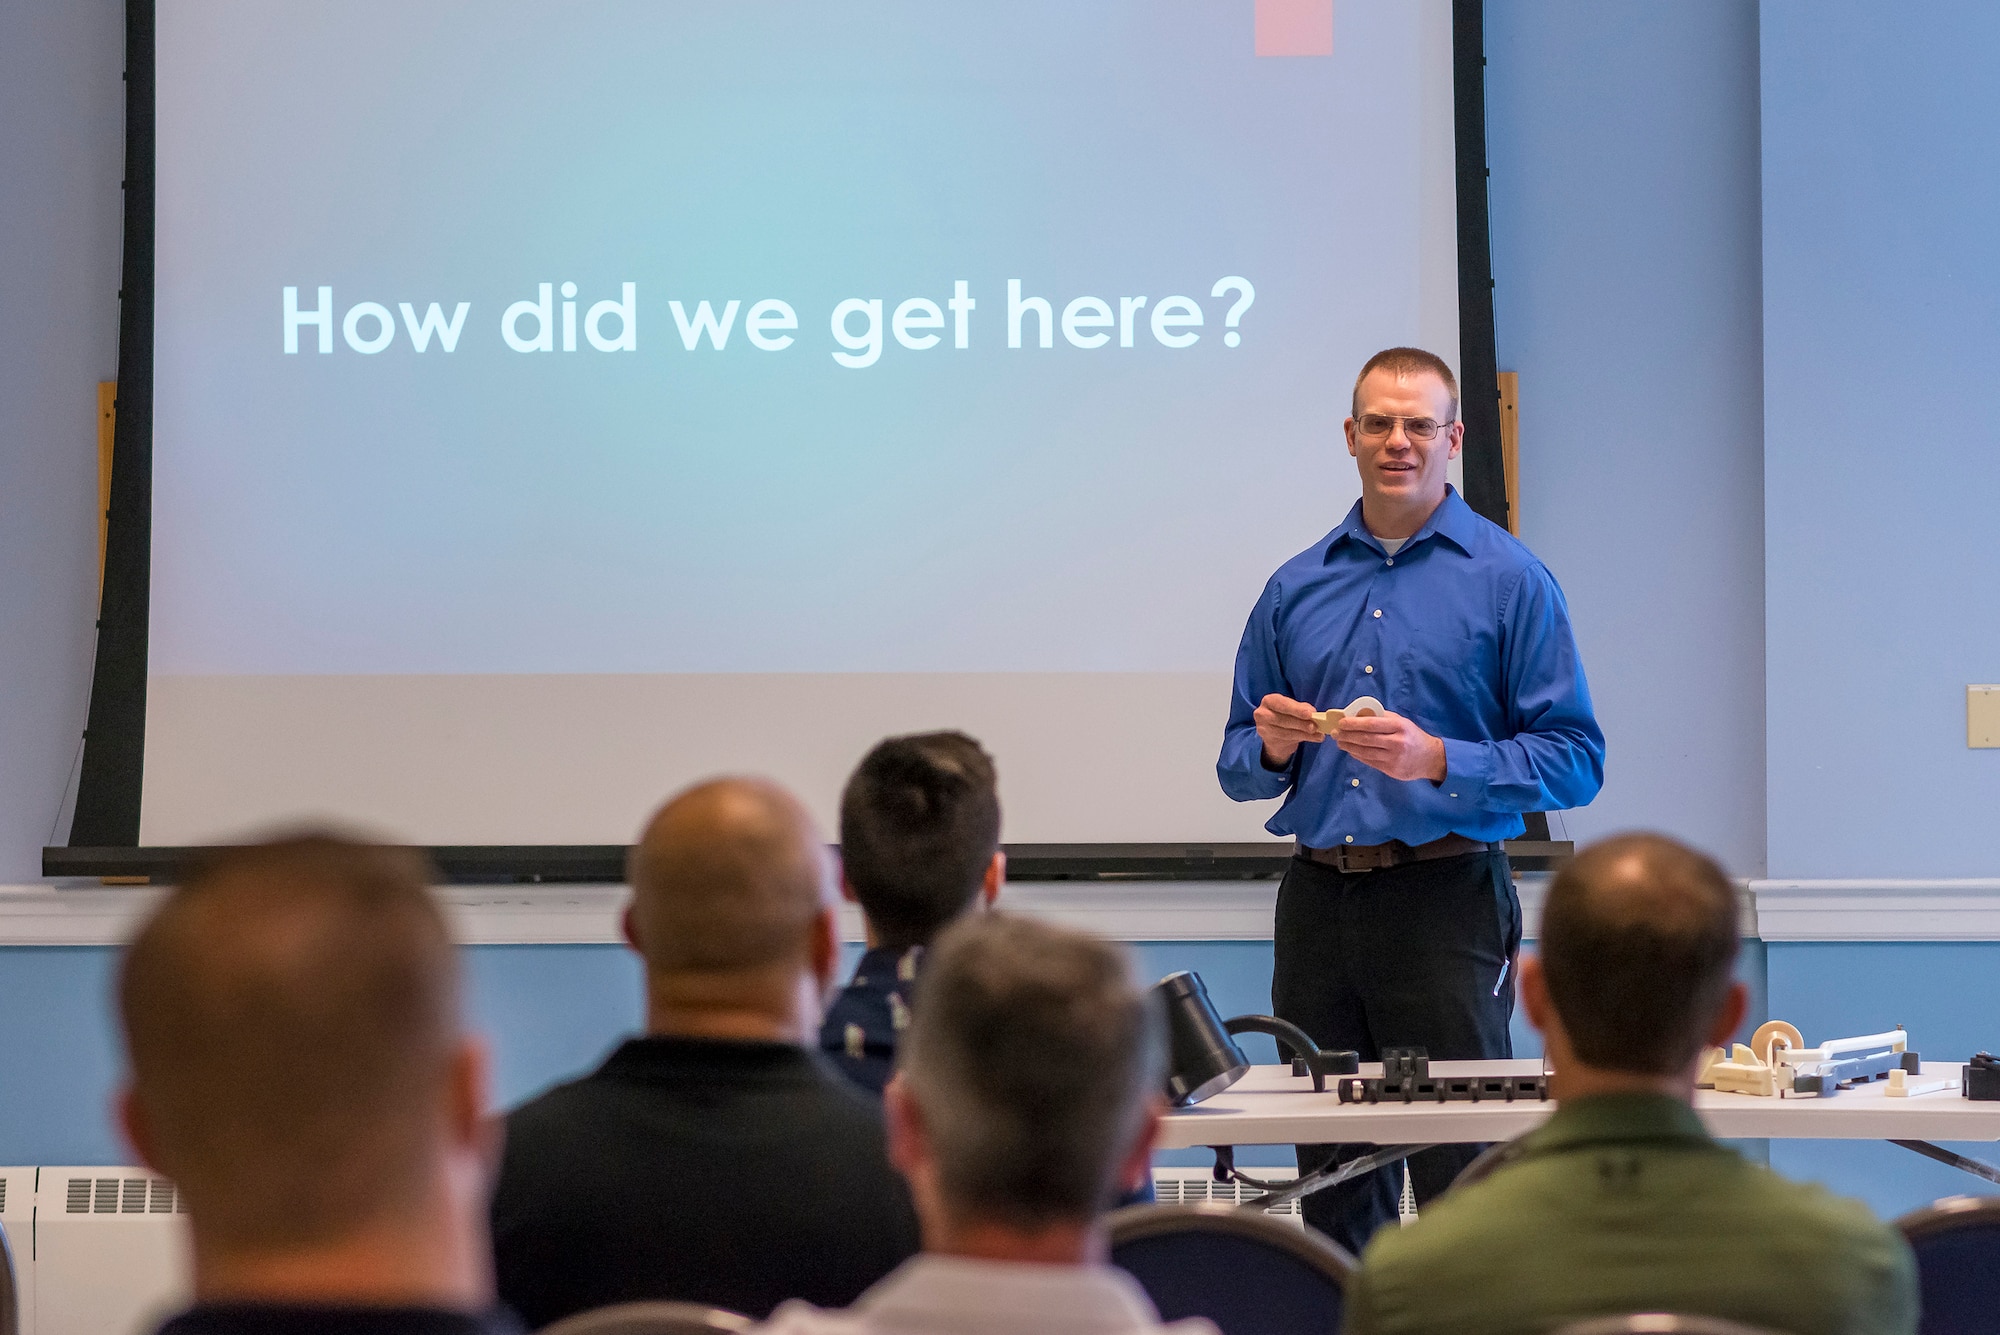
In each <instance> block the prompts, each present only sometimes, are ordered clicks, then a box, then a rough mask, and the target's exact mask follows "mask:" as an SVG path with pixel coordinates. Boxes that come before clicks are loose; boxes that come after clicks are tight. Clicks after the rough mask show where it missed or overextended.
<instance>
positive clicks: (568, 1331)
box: [541, 1303, 756, 1335]
mask: <svg viewBox="0 0 2000 1335" xmlns="http://www.w3.org/2000/svg"><path fill="white" fill-rule="evenodd" d="M755 1324H756V1323H755V1322H754V1321H752V1320H751V1319H750V1318H749V1317H747V1316H744V1315H743V1314H742V1313H740V1312H730V1311H725V1310H724V1309H722V1308H720V1307H703V1306H702V1305H701V1304H700V1303H613V1304H612V1305H611V1306H609V1307H598V1308H593V1309H592V1310H591V1311H588V1312H578V1313H577V1314H576V1315H575V1316H566V1317H564V1318H563V1319H562V1320H560V1321H557V1322H555V1323H554V1324H552V1325H547V1326H544V1327H542V1330H541V1335H728V1332H732V1331H740V1330H748V1329H750V1327H751V1326H753V1325H755Z"/></svg>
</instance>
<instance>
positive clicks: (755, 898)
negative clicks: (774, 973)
mask: <svg viewBox="0 0 2000 1335" xmlns="http://www.w3.org/2000/svg"><path fill="white" fill-rule="evenodd" d="M626 875H627V878H628V879H629V880H630V881H631V884H632V925H633V930H634V935H635V936H636V938H637V940H636V943H635V944H636V945H637V946H638V948H639V951H640V953H641V954H643V955H644V956H645V959H646V967H647V969H648V970H649V971H650V972H652V973H653V974H655V975H656V976H661V975H673V974H680V973H715V974H726V973H736V972H745V971H751V970H763V969H770V968H772V967H774V966H779V965H783V964H786V963H790V962H797V963H798V964H799V965H801V966H802V967H803V965H804V964H805V962H806V960H807V956H808V951H809V948H810V944H811V938H812V932H813V927H814V924H815V923H816V922H817V921H818V919H819V918H820V916H821V914H822V913H824V912H826V911H827V910H828V909H829V908H830V906H831V904H832V893H833V879H832V866H831V863H830V860H829V858H828V855H827V850H826V844H825V841H824V840H823V839H822V838H821V837H820V834H819V831H818V830H817V829H815V828H814V827H813V822H812V817H811V816H809V815H807V814H806V810H805V808H804V807H802V806H800V805H799V803H798V800H797V799H796V798H794V797H793V796H792V795H791V794H790V793H787V792H786V791H785V790H784V789H782V788H780V787H778V786H777V785H776V784H773V783H768V782H766V781H764V780H761V779H742V778H729V779H713V780H710V781H709V782H707V783H702V784H697V785H696V786H695V787H693V788H690V789H688V790H687V791H685V792H683V793H681V794H680V795H678V796H677V797H675V798H674V799H673V800H671V801H669V802H668V803H667V804H666V805H665V806H664V807H661V808H660V810H659V812H658V813H657V814H655V815H654V817H653V819H652V821H651V822H650V823H649V824H648V825H647V826H646V829H645V833H644V834H642V835H641V836H640V839H639V842H638V844H637V845H636V846H634V848H633V849H632V852H631V855H630V857H629V859H628V861H627V864H626Z"/></svg>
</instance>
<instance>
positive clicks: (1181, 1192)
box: [1153, 1168, 1306, 1228]
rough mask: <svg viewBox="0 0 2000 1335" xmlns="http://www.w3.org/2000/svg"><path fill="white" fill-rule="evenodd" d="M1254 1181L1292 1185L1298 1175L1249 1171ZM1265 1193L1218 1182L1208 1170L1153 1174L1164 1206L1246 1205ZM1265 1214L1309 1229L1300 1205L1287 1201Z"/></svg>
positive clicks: (1284, 1171) (1156, 1196)
mask: <svg viewBox="0 0 2000 1335" xmlns="http://www.w3.org/2000/svg"><path fill="white" fill-rule="evenodd" d="M1243 1171H1244V1172H1246V1173H1248V1174H1249V1175H1250V1176H1251V1177H1256V1178H1262V1179H1263V1180H1264V1181H1266V1182H1289V1181H1291V1180H1292V1179H1293V1178H1295V1177H1297V1176H1298V1174H1297V1173H1296V1172H1294V1171H1293V1170H1292V1169H1289V1168H1245V1169H1244V1170H1243ZM1264 1194H1265V1193H1264V1192H1262V1191H1260V1190H1258V1189H1257V1188H1256V1187H1246V1186H1244V1185H1243V1184H1241V1183H1240V1182H1217V1181H1216V1180H1215V1174H1214V1173H1213V1172H1212V1171H1210V1170H1209V1169H1206V1168H1155V1169H1154V1170H1153V1198H1154V1199H1155V1200H1157V1201H1159V1203H1160V1204H1162V1205H1193V1204H1194V1203H1195V1202H1197V1201H1222V1202H1224V1203H1225V1204H1228V1205H1245V1204H1248V1203H1249V1202H1251V1201H1254V1200H1256V1199H1257V1198H1258V1197H1259V1196H1262V1195H1264ZM1264 1213H1266V1214H1268V1215H1271V1216H1272V1217H1274V1218H1277V1219H1282V1220H1284V1221H1285V1222H1287V1223H1291V1224H1297V1225H1298V1226H1299V1227H1300V1228H1304V1227H1305V1222H1306V1221H1305V1217H1304V1216H1303V1215H1301V1214H1300V1213H1299V1203H1298V1202H1297V1201H1286V1202H1285V1203H1284V1204H1283V1205H1280V1206H1278V1207H1277V1208H1275V1209H1271V1210H1266V1211H1265V1212H1264Z"/></svg>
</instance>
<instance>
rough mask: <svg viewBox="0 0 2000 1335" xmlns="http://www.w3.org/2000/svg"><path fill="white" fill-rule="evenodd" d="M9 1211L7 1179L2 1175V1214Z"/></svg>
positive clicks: (0, 1206) (0, 1200) (0, 1181)
mask: <svg viewBox="0 0 2000 1335" xmlns="http://www.w3.org/2000/svg"><path fill="white" fill-rule="evenodd" d="M6 1213H7V1179H6V1178H4V1177H0V1214H6Z"/></svg>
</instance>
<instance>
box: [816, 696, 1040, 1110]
mask: <svg viewBox="0 0 2000 1335" xmlns="http://www.w3.org/2000/svg"><path fill="white" fill-rule="evenodd" d="M998 782H999V781H998V779H997V777H996V776H995V774H994V770H993V758H992V757H991V756H989V755H987V754H986V752H985V750H984V749H983V748H981V747H980V745H979V743H978V742H975V741H973V740H972V738H970V737H967V736H966V735H965V734H964V733H961V732H931V733H920V734H917V735H915V736H910V737H891V738H889V739H888V740H887V741H885V742H882V743H880V744H878V745H877V746H876V747H875V749H874V750H872V751H870V752H869V753H868V754H867V755H866V756H865V757H863V759H862V761H861V764H860V766H859V767H857V768H856V769H855V771H854V774H853V776H852V777H851V778H849V779H848V781H847V788H846V791H845V792H843V793H842V794H841V799H840V855H841V863H842V877H841V885H842V890H843V892H844V893H845V894H846V895H847V897H848V898H849V899H852V900H854V901H855V902H856V903H858V904H860V905H861V912H862V914H863V916H864V917H865V918H866V919H867V922H868V953H867V954H865V955H863V956H862V957H861V962H860V963H859V964H858V965H856V966H855V970H854V978H853V981H851V982H850V983H848V985H847V987H846V988H845V989H843V990H842V991H841V993H840V995H839V996H838V997H836V998H835V999H834V1002H833V1005H832V1006H831V1007H829V1008H828V1010H827V1013H826V1022H825V1024H824V1025H823V1026H822V1027H821V1029H820V1046H821V1048H823V1049H824V1050H825V1051H826V1053H827V1055H828V1056H829V1057H831V1058H832V1060H833V1062H834V1063H835V1065H837V1066H839V1067H840V1069H841V1070H842V1071H843V1072H845V1073H846V1074H847V1075H848V1076H849V1077H850V1078H851V1079H853V1080H854V1081H855V1083H857V1084H859V1085H861V1086H863V1087H864V1088H866V1089H869V1090H872V1091H874V1092H875V1093H877V1094H880V1093H881V1092H882V1087H883V1086H884V1085H886V1084H888V1083H889V1077H890V1075H892V1074H893V1073H894V1071H895V1065H896V1040H897V1039H898V1038H899V1037H901V1035H902V1032H903V1030H904V1029H905V1028H907V1027H908V1026H909V1023H910V994H911V992H912V990H913V989H914V988H915V986H916V981H917V969H918V966H919V964H920V963H921V962H922V960H923V954H924V948H925V947H926V946H928V945H929V944H930V942H931V941H932V939H933V938H935V937H936V936H937V934H938V933H939V932H941V931H943V930H944V929H945V928H946V927H947V926H949V925H950V924H952V923H953V922H956V921H957V920H958V919H959V918H960V917H962V916H964V915H965V914H966V913H968V912H970V911H971V910H972V908H973V906H974V905H975V904H991V903H992V902H993V900H994V898H995V897H996V896H997V895H998V894H999V893H1000V883H1001V882H1002V881H1004V880H1005V879H1006V878H1007V855H1006V854H1005V853H1003V852H1001V851H1000V794H999V787H998Z"/></svg>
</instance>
